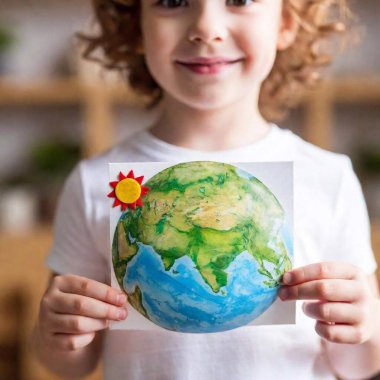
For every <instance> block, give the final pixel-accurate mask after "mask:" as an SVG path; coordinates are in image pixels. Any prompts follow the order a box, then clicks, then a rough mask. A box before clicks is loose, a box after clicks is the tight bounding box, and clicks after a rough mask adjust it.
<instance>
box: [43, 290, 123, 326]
mask: <svg viewBox="0 0 380 380" xmlns="http://www.w3.org/2000/svg"><path fill="white" fill-rule="evenodd" d="M50 308H51V309H52V310H53V311H55V312H56V313H61V314H73V315H81V316H85V317H90V318H97V319H110V320H114V321H120V320H123V319H125V318H126V316H127V310H126V309H124V308H122V307H116V306H113V305H110V304H108V303H105V302H102V301H99V300H97V299H94V298H90V297H85V296H80V295H76V294H64V293H58V295H56V296H55V297H52V298H51V300H50Z"/></svg>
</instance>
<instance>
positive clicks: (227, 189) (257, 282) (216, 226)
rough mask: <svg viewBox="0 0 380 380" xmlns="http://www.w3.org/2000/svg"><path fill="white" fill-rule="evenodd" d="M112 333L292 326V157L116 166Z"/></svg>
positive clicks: (113, 172)
mask: <svg viewBox="0 0 380 380" xmlns="http://www.w3.org/2000/svg"><path fill="white" fill-rule="evenodd" d="M109 173H110V180H109V185H110V192H109V194H105V196H107V195H108V197H109V198H110V267H111V285H112V286H113V287H114V288H117V289H121V290H122V291H123V292H124V293H125V294H126V295H127V299H128V303H127V308H128V317H127V319H126V320H125V321H122V322H114V323H112V324H111V326H110V328H111V329H132V330H150V329H155V330H162V329H165V330H171V331H176V332H181V333H215V332H221V331H227V330H231V329H235V328H239V327H241V326H253V325H264V324H266V325H268V324H293V323H295V302H282V301H280V300H279V299H278V297H277V295H278V290H279V288H280V283H279V282H280V279H281V276H282V274H283V273H284V272H285V271H287V270H289V269H291V268H292V265H293V262H294V248H293V162H254V163H223V162H214V161H191V162H182V163H181V162H179V163H167V162H165V163H164V162H162V163H157V162H155V163H149V162H144V163H135V162H133V163H110V165H109Z"/></svg>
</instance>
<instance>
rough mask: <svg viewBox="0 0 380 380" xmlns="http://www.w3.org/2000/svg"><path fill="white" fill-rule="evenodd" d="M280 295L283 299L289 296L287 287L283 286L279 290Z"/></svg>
mask: <svg viewBox="0 0 380 380" xmlns="http://www.w3.org/2000/svg"><path fill="white" fill-rule="evenodd" d="M278 296H279V297H280V298H281V299H282V300H284V299H286V298H287V296H288V290H287V289H285V288H281V289H280V290H279V291H278Z"/></svg>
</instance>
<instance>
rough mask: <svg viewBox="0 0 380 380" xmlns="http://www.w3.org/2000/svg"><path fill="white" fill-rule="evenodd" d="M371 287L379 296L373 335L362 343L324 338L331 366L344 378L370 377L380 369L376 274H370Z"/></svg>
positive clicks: (376, 307)
mask: <svg viewBox="0 0 380 380" xmlns="http://www.w3.org/2000/svg"><path fill="white" fill-rule="evenodd" d="M368 282H369V284H370V288H371V290H372V291H373V295H374V296H375V297H376V298H377V300H376V302H375V304H376V305H375V307H374V310H373V315H372V316H371V317H372V318H373V320H374V325H375V326H374V332H373V336H372V337H371V338H370V339H369V340H367V341H366V342H364V343H361V344H337V343H332V342H329V341H328V340H322V342H323V346H322V347H323V348H324V350H325V352H326V354H327V357H328V358H329V361H330V363H331V367H332V368H333V369H334V371H335V372H336V374H337V375H338V376H339V377H341V378H342V379H363V378H369V377H371V376H373V375H375V374H376V373H378V372H379V371H380V297H379V287H378V283H377V279H376V276H375V275H374V274H372V275H370V276H368Z"/></svg>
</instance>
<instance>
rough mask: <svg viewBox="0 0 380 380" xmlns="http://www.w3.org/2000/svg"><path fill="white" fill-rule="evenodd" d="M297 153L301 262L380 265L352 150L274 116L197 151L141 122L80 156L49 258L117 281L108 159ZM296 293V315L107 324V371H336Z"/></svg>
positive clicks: (162, 377) (173, 375)
mask: <svg viewBox="0 0 380 380" xmlns="http://www.w3.org/2000/svg"><path fill="white" fill-rule="evenodd" d="M193 160H213V161H222V162H255V161H256V162H257V161H293V162H294V254H295V266H302V265H306V264H310V263H314V262H322V261H347V262H351V263H353V264H356V265H357V266H359V267H361V268H362V269H363V270H364V271H365V272H367V273H373V272H374V271H375V270H376V262H375V260H374V256H373V252H372V249H371V243H370V232H369V231H370V229H369V219H368V213H367V208H366V204H365V201H364V198H363V194H362V190H361V186H360V184H359V181H358V179H357V177H356V175H355V173H354V171H353V168H352V164H351V160H350V159H349V158H348V157H347V156H345V155H342V154H337V153H332V152H329V151H327V150H323V149H320V148H318V147H316V146H314V145H312V144H310V143H307V142H306V141H304V140H303V139H301V138H300V137H298V136H296V135H295V134H293V133H292V132H291V131H290V130H283V129H280V128H279V127H278V126H277V125H275V124H272V126H271V129H270V132H269V133H268V134H267V135H266V136H265V137H264V138H262V139H261V140H259V141H258V142H256V143H254V144H251V145H248V146H243V147H241V148H237V149H229V150H224V151H216V152H200V151H195V150H191V149H186V148H181V147H177V146H174V145H171V144H168V143H166V142H163V141H161V140H159V139H157V138H156V137H154V136H153V135H151V134H150V133H149V131H147V130H142V131H139V132H137V133H135V134H134V135H132V136H130V137H129V138H127V139H125V140H124V141H121V142H120V143H118V144H117V145H116V146H114V147H113V148H112V149H110V150H108V151H107V152H105V153H104V154H101V155H98V156H96V157H93V158H91V159H88V160H84V161H82V162H80V163H79V164H78V165H77V166H76V168H75V169H74V170H73V171H72V173H71V174H70V176H69V177H68V179H67V181H66V183H65V186H64V188H63V191H62V193H61V197H60V201H59V204H58V208H57V210H56V216H55V223H54V241H53V246H52V249H51V252H50V255H49V256H48V258H47V264H48V266H49V267H50V268H51V269H52V270H53V271H55V272H57V273H73V274H77V275H81V276H85V277H89V278H93V279H96V280H99V281H103V282H106V283H109V281H110V266H109V262H110V260H109V255H110V241H109V209H110V199H109V198H107V196H106V194H108V193H109V191H110V188H109V184H108V183H109V179H108V163H109V162H148V161H151V162H153V161H162V162H171V161H176V162H178V161H193ZM300 306H301V304H300V303H297V323H296V325H277V326H255V327H251V326H250V327H241V328H238V329H235V330H230V331H226V332H221V333H212V334H183V333H176V332H171V331H159V332H157V331H150V330H149V331H131V330H125V331H121V330H113V331H108V332H107V333H106V340H105V345H104V352H103V358H104V371H105V379H107V380H114V379H115V380H120V379H128V380H152V379H157V380H202V379H206V378H207V379H209V380H214V379H215V380H223V379H226V380H227V379H228V380H237V379H239V380H248V379H264V380H266V379H276V378H281V379H289V380H297V379H300V380H305V379H333V378H334V376H333V374H332V372H331V370H330V368H329V365H328V362H327V360H326V358H325V357H324V356H323V352H322V350H321V343H320V338H319V337H318V335H317V334H316V333H315V331H314V321H313V320H312V319H311V318H308V317H306V316H305V315H304V314H303V312H302V310H301V308H300Z"/></svg>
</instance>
